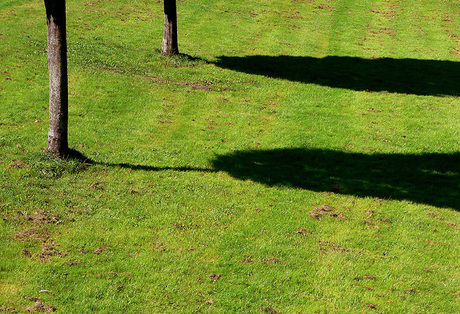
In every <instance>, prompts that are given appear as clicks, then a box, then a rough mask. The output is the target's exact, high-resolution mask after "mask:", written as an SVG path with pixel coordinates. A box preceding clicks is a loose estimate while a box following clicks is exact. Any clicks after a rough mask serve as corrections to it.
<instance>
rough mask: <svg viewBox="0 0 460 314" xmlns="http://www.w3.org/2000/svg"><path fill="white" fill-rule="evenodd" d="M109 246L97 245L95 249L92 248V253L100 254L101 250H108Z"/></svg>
mask: <svg viewBox="0 0 460 314" xmlns="http://www.w3.org/2000/svg"><path fill="white" fill-rule="evenodd" d="M108 249H109V248H108V247H98V248H97V249H95V250H94V252H93V253H94V254H96V255H99V254H101V253H102V252H104V251H105V250H108Z"/></svg>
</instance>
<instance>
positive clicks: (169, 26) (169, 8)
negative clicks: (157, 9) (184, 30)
mask: <svg viewBox="0 0 460 314" xmlns="http://www.w3.org/2000/svg"><path fill="white" fill-rule="evenodd" d="M164 9H165V27H164V32H163V44H162V45H161V54H163V55H165V56H169V55H173V54H178V53H179V46H178V44H177V10H176V0H164Z"/></svg>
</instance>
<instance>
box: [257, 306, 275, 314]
mask: <svg viewBox="0 0 460 314" xmlns="http://www.w3.org/2000/svg"><path fill="white" fill-rule="evenodd" d="M261 310H262V311H264V312H265V313H271V314H276V313H279V312H278V311H277V310H275V309H274V308H272V307H262V309H261Z"/></svg>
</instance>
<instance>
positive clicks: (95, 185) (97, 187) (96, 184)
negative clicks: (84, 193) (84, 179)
mask: <svg viewBox="0 0 460 314" xmlns="http://www.w3.org/2000/svg"><path fill="white" fill-rule="evenodd" d="M90 187H91V188H92V189H95V190H103V188H102V182H100V181H96V182H94V183H93V184H91V185H90Z"/></svg>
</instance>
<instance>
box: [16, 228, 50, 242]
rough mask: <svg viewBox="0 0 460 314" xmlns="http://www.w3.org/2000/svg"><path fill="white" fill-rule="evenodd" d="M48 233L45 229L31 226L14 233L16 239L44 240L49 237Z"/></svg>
mask: <svg viewBox="0 0 460 314" xmlns="http://www.w3.org/2000/svg"><path fill="white" fill-rule="evenodd" d="M48 233H49V232H48V230H46V229H43V228H39V227H33V228H30V229H27V230H23V231H20V232H18V233H16V239H17V240H20V241H30V240H37V241H42V242H46V241H47V240H48V238H49V235H48Z"/></svg>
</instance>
